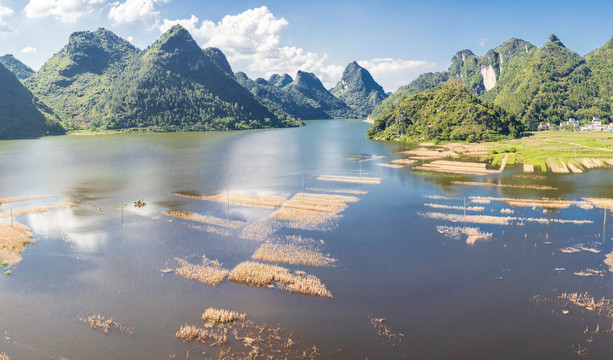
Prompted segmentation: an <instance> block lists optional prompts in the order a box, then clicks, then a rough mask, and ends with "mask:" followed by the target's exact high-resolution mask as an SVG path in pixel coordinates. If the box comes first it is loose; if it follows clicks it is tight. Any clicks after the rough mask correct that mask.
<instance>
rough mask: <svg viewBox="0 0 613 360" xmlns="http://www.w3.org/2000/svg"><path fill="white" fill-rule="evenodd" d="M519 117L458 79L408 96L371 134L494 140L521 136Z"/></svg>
mask: <svg viewBox="0 0 613 360" xmlns="http://www.w3.org/2000/svg"><path fill="white" fill-rule="evenodd" d="M522 129H523V128H522V126H521V124H520V123H518V122H517V121H516V120H515V117H514V116H513V115H511V114H510V113H508V112H506V111H505V110H503V109H501V108H500V107H497V106H495V105H493V104H489V103H486V102H483V101H481V100H479V99H478V98H477V97H475V96H474V95H472V94H471V93H470V92H468V90H467V89H466V87H465V86H464V85H463V84H462V83H461V82H460V81H458V80H449V81H447V82H446V83H444V84H442V85H441V86H439V87H436V88H434V89H431V90H428V91H425V92H423V93H418V94H414V95H411V96H407V97H405V98H404V99H403V100H402V101H400V102H399V103H398V105H397V106H396V107H395V108H393V109H391V110H390V111H389V112H388V113H386V114H383V115H382V116H381V117H379V118H378V119H376V120H375V122H374V124H373V125H372V126H371V128H370V129H368V132H367V136H368V137H369V138H375V139H382V140H391V139H403V140H418V141H424V140H426V141H428V140H434V141H448V140H452V141H458V140H459V141H468V142H473V141H490V140H494V139H498V138H501V137H505V136H512V137H517V136H519V134H520V133H521V131H522Z"/></svg>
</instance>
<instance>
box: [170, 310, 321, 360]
mask: <svg viewBox="0 0 613 360" xmlns="http://www.w3.org/2000/svg"><path fill="white" fill-rule="evenodd" d="M209 312H210V313H211V314H212V316H208V315H207V314H208V313H209ZM219 315H222V316H221V318H220V317H218V316H219ZM202 318H203V319H204V320H205V321H208V322H207V323H206V324H205V325H204V327H198V326H193V325H187V324H186V325H184V326H182V327H181V328H180V329H179V331H177V333H176V337H177V338H179V339H181V340H182V341H184V342H188V341H199V342H203V343H211V346H213V345H219V346H222V347H223V348H222V350H221V351H220V353H219V357H218V358H219V359H226V360H233V359H314V358H316V357H318V356H319V355H320V353H319V350H318V349H317V347H315V346H301V345H300V344H299V343H298V341H297V340H296V341H295V340H294V339H293V338H292V334H288V333H287V331H286V330H285V329H283V328H281V327H269V326H266V325H263V324H257V323H255V322H254V321H252V320H247V319H245V314H238V313H237V312H236V311H229V310H223V309H213V308H209V309H207V310H206V311H205V313H204V314H203V316H202ZM224 319H232V320H230V321H224ZM203 353H204V352H203ZM207 355H208V354H207Z"/></svg>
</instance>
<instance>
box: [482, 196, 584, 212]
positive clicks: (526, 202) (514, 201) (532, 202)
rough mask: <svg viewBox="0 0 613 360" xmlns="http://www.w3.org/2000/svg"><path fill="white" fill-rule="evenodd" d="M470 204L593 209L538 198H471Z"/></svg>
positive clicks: (576, 202) (569, 202)
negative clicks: (494, 203)
mask: <svg viewBox="0 0 613 360" xmlns="http://www.w3.org/2000/svg"><path fill="white" fill-rule="evenodd" d="M470 199H471V201H472V202H475V203H476V202H479V201H502V202H504V203H506V204H507V205H510V206H513V207H540V208H549V209H566V208H568V207H570V206H573V205H574V206H578V207H580V208H582V209H586V210H590V209H592V208H593V206H591V205H590V204H589V203H588V202H587V201H576V200H564V199H552V198H540V199H522V198H502V197H481V196H471V197H470Z"/></svg>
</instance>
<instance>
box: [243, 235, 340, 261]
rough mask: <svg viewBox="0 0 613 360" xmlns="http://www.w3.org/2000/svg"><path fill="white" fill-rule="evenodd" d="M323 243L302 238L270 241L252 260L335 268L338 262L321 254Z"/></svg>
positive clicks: (254, 254) (259, 249)
mask: <svg viewBox="0 0 613 360" xmlns="http://www.w3.org/2000/svg"><path fill="white" fill-rule="evenodd" d="M319 244H321V242H317V241H315V240H314V239H309V238H303V237H301V236H286V237H285V238H284V239H277V240H276V241H268V242H266V243H264V244H262V246H260V247H259V248H258V249H257V250H256V251H255V252H254V253H253V256H251V259H252V260H256V261H264V262H268V263H284V264H291V265H309V266H333V265H334V263H335V262H336V261H337V260H336V259H334V258H332V257H330V256H329V255H324V254H323V253H322V252H321V249H320V246H319Z"/></svg>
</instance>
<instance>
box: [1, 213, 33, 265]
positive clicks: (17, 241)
mask: <svg viewBox="0 0 613 360" xmlns="http://www.w3.org/2000/svg"><path fill="white" fill-rule="evenodd" d="M30 243H32V232H31V231H30V228H29V227H27V226H25V225H22V224H20V223H17V222H13V223H12V224H7V225H3V224H0V260H2V261H3V262H6V264H7V265H8V266H14V265H17V264H19V263H20V262H21V260H22V257H21V255H20V254H21V253H22V252H23V249H24V246H25V245H27V244H30Z"/></svg>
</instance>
